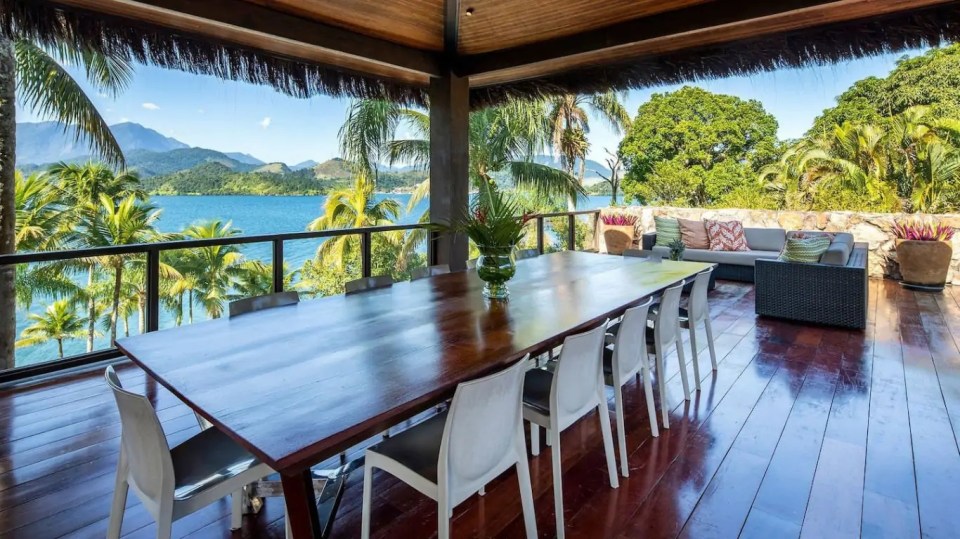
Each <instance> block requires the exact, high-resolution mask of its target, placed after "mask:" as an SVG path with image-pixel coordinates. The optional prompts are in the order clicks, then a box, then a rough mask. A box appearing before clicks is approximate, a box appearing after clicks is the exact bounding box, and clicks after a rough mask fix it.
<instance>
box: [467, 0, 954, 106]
mask: <svg viewBox="0 0 960 539" xmlns="http://www.w3.org/2000/svg"><path fill="white" fill-rule="evenodd" d="M954 41H960V6H958V5H957V3H956V2H953V3H950V4H946V5H943V6H939V7H935V8H928V9H924V10H918V11H914V12H912V13H906V14H900V15H891V16H886V17H878V18H875V19H871V20H867V21H855V22H847V23H837V24H832V25H827V26H822V27H819V28H816V29H810V30H801V31H796V32H791V33H787V34H781V35H777V36H769V37H759V38H756V39H750V40H744V41H739V42H735V43H729V44H725V45H720V46H710V47H700V48H696V49H688V50H685V51H682V52H679V53H674V54H668V55H661V56H657V57H652V58H651V57H648V58H637V59H635V60H632V61H630V62H627V63H623V64H619V65H606V66H602V67H590V68H585V69H578V70H575V71H570V72H567V73H563V74H559V75H554V76H549V77H543V78H539V79H531V80H526V81H520V82H514V83H509V84H504V85H498V86H491V87H484V88H474V89H472V90H471V101H472V102H473V105H474V106H485V105H489V104H496V103H502V102H503V101H504V100H507V99H511V98H525V99H530V98H536V97H547V96H551V95H556V94H560V93H565V92H571V91H573V92H578V93H592V92H601V91H606V90H609V89H615V90H626V89H642V88H650V87H654V86H660V85H666V84H682V83H686V82H694V81H697V80H703V79H714V78H723V77H731V76H742V75H751V74H755V73H759V72H762V71H773V70H776V69H781V68H798V67H805V66H810V65H824V64H830V63H835V62H839V61H843V60H850V59H853V58H860V57H863V56H876V55H879V54H888V53H894V52H900V51H904V50H907V49H914V48H918V47H924V46H939V45H943V44H946V43H950V42H954Z"/></svg>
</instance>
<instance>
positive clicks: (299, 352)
mask: <svg viewBox="0 0 960 539" xmlns="http://www.w3.org/2000/svg"><path fill="white" fill-rule="evenodd" d="M710 266H712V264H703V263H697V262H674V261H668V260H664V261H656V260H653V261H647V260H645V259H639V258H627V257H619V256H610V255H601V254H592V253H584V252H575V251H566V252H560V253H555V254H549V255H543V256H539V257H536V258H532V259H529V260H523V261H520V262H518V264H517V274H516V276H515V277H514V278H513V279H512V280H511V281H510V283H509V287H510V298H509V300H507V301H496V300H488V299H486V298H484V297H483V295H482V293H481V290H482V288H483V283H482V282H481V281H480V279H479V278H478V277H477V274H476V272H475V271H465V272H458V273H450V274H446V275H439V276H436V277H431V278H427V279H422V280H418V281H413V282H404V283H398V284H395V285H393V286H392V287H389V288H385V289H380V290H373V291H369V292H365V293H361V294H355V295H350V296H331V297H325V298H322V299H318V300H313V301H303V302H300V303H299V304H295V305H290V306H285V307H278V308H274V309H269V310H264V311H259V312H254V313H249V314H244V315H242V316H237V317H234V318H229V319H227V318H221V319H217V320H209V321H206V322H200V323H196V324H190V325H185V326H179V327H175V328H169V329H164V330H161V331H157V332H153V333H146V334H143V335H137V336H133V337H127V338H123V339H120V340H118V341H117V346H118V348H119V349H120V350H121V351H123V353H124V354H126V355H127V356H128V357H129V358H130V359H131V360H133V362H134V363H136V364H137V365H139V366H140V367H142V368H143V370H145V371H146V372H147V373H149V374H150V376H152V377H153V378H155V379H156V380H157V381H158V382H159V383H160V384H162V385H163V386H165V387H166V388H167V389H169V390H170V391H171V392H172V393H173V394H174V395H176V396H177V397H178V398H180V399H181V400H183V402H185V403H186V404H187V405H188V406H190V407H191V408H193V409H194V410H195V411H196V412H197V413H198V414H200V415H201V416H203V417H205V418H206V419H207V420H209V421H210V422H211V423H213V425H214V426H216V428H219V429H221V430H222V431H223V432H225V433H227V434H228V435H229V436H230V437H231V438H232V439H234V440H235V441H236V442H237V443H239V444H240V445H242V446H243V447H244V448H246V449H247V450H249V451H250V452H251V453H253V454H254V455H256V456H257V457H258V458H259V459H261V460H262V461H263V462H265V463H267V464H268V465H269V466H271V467H272V468H273V469H274V470H276V471H278V472H279V473H280V476H281V481H282V485H283V494H284V497H285V499H286V504H287V511H288V518H289V519H290V524H291V527H292V530H293V533H294V536H295V537H297V538H300V537H319V536H321V535H323V533H324V531H325V530H326V531H329V529H330V524H331V523H332V518H333V515H332V514H330V515H323V517H321V515H320V514H319V513H318V511H317V500H316V496H315V494H314V490H313V480H312V479H313V476H312V473H311V470H310V467H311V466H312V465H314V464H316V463H318V462H321V461H323V460H325V459H328V458H330V457H333V456H335V455H337V454H338V453H340V452H342V451H345V450H346V449H348V448H350V447H351V446H354V445H356V444H358V443H360V442H363V441H364V440H367V439H369V438H371V437H374V436H376V435H377V434H379V433H382V432H383V431H385V430H386V429H388V428H389V427H391V426H393V425H397V424H399V423H401V422H403V421H404V420H406V419H408V418H411V417H413V416H415V415H416V414H418V413H421V412H423V411H424V410H427V409H428V408H430V407H431V406H434V405H436V404H438V403H440V402H442V401H443V400H444V399H447V398H449V397H451V396H452V395H453V392H454V390H455V389H456V387H457V384H459V383H461V382H464V381H467V380H471V379H474V378H477V377H480V376H484V375H486V374H489V373H491V372H494V371H496V370H498V369H501V368H504V367H506V366H507V365H509V364H512V363H513V362H515V361H517V360H519V359H520V358H522V357H523V356H524V355H525V354H527V353H530V354H538V353H542V352H545V351H547V350H549V349H551V348H552V347H554V346H556V345H559V344H561V343H562V341H563V339H564V337H566V336H567V335H570V334H574V333H578V332H581V331H584V330H586V329H588V328H591V327H595V326H596V325H597V324H600V323H603V322H604V321H605V320H607V319H609V318H611V317H615V316H618V315H619V314H621V313H622V312H623V311H624V310H625V309H627V308H629V307H631V306H633V305H636V304H637V303H639V302H641V301H642V300H643V299H644V298H646V297H648V296H651V295H653V294H657V293H658V292H660V291H662V290H663V289H665V288H667V287H669V286H671V285H673V284H675V283H678V282H679V281H681V280H683V279H688V278H690V277H692V276H693V275H695V274H696V273H698V272H701V271H703V270H705V269H707V268H708V267H710ZM341 485H342V483H341ZM335 508H336V504H335V503H334V504H333V511H334V512H335Z"/></svg>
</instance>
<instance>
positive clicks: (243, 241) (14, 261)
mask: <svg viewBox="0 0 960 539" xmlns="http://www.w3.org/2000/svg"><path fill="white" fill-rule="evenodd" d="M599 215H600V211H599V210H586V211H576V212H558V213H545V214H538V215H536V216H535V217H534V218H533V219H532V221H535V223H536V245H537V249H538V250H539V251H540V252H541V253H544V252H546V251H547V250H548V249H547V244H546V241H545V238H546V237H547V234H546V233H545V230H544V228H545V222H548V221H549V220H550V219H558V218H565V220H566V223H565V227H564V228H566V231H565V232H566V233H565V234H564V235H565V236H566V238H564V239H565V241H564V242H563V243H564V244H565V247H566V249H568V250H576V247H577V245H576V239H577V238H576V220H577V216H592V223H591V225H592V230H594V231H595V230H596V225H597V220H598V218H599ZM428 226H429V225H424V224H410V225H391V226H377V227H365V228H346V229H336V230H323V231H317V232H288V233H281V234H259V235H251V236H232V237H225V238H210V239H190V240H176V241H165V242H156V243H141V244H132V245H116V246H109V247H94V248H85V249H74V250H69V251H40V252H31V253H16V254H9V255H0V267H3V266H11V267H16V266H17V265H21V264H34V263H45V262H46V263H50V262H63V261H69V260H78V259H92V258H96V257H103V256H117V255H126V256H134V255H142V256H145V258H146V264H145V270H146V274H145V290H146V302H145V306H144V311H145V322H146V323H145V325H144V331H157V330H158V329H160V313H161V305H160V254H161V253H162V252H164V251H175V250H183V249H197V248H203V247H215V246H226V245H250V244H265V243H269V244H271V246H272V252H271V255H270V260H271V262H272V269H273V291H274V292H282V291H283V287H284V268H283V261H284V244H285V242H289V241H297V240H311V239H321V240H323V239H330V238H335V237H340V236H352V235H356V236H359V237H360V250H361V256H360V272H361V276H363V277H370V276H371V269H372V262H371V260H372V252H371V251H372V244H373V242H372V237H373V234H377V233H382V232H393V231H409V230H417V229H424V228H427V227H428ZM557 239H559V238H557ZM427 244H428V249H427V251H428V252H427V260H428V262H429V263H436V261H435V260H434V255H433V249H432V247H433V237H432V234H431V240H430V241H428V242H427ZM118 323H119V322H118ZM111 344H112V343H111ZM120 356H121V354H120V352H119V350H117V349H116V348H114V347H112V346H111V347H110V348H107V349H104V350H98V351H93V352H87V353H83V354H77V355H72V356H69V357H66V358H64V359H59V360H52V361H46V362H43V363H38V364H36V365H28V366H23V367H16V368H13V369H7V370H5V371H0V384H2V383H6V382H13V381H17V380H22V379H24V378H29V377H33V376H39V375H43V374H48V373H51V372H55V371H60V370H63V369H68V368H73V367H79V366H84V365H90V364H93V363H97V362H101V361H106V360H111V359H116V358H118V357H120Z"/></svg>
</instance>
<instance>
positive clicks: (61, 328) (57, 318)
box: [16, 299, 86, 359]
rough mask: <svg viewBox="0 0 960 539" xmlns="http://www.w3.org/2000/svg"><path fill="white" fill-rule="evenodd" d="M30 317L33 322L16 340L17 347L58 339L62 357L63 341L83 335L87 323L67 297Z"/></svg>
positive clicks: (59, 351) (58, 347) (58, 349)
mask: <svg viewBox="0 0 960 539" xmlns="http://www.w3.org/2000/svg"><path fill="white" fill-rule="evenodd" d="M29 318H30V320H32V321H33V324H32V325H30V326H27V327H26V328H25V329H24V330H23V333H21V339H20V340H18V341H17V342H16V346H17V348H20V347H22V346H32V345H35V344H42V343H45V342H49V341H57V351H58V353H59V357H60V358H61V359H63V341H64V340H66V339H72V338H74V337H80V336H82V335H83V331H84V325H85V324H86V321H85V320H84V319H83V318H82V317H79V316H77V313H76V311H74V310H73V306H72V305H71V304H70V302H68V301H67V300H65V299H61V300H57V301H54V302H53V303H51V304H50V305H48V306H47V309H46V311H44V313H43V314H30V316H29Z"/></svg>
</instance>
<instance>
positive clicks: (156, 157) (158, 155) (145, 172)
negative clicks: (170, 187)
mask: <svg viewBox="0 0 960 539" xmlns="http://www.w3.org/2000/svg"><path fill="white" fill-rule="evenodd" d="M126 155H127V166H128V167H129V168H132V169H135V170H136V171H137V172H139V173H140V175H141V176H143V177H145V178H146V177H150V176H159V175H163V174H171V173H173V172H178V171H181V170H187V169H189V168H193V167H195V166H197V165H200V164H203V163H220V164H221V165H223V166H224V167H225V168H227V169H229V170H233V171H236V172H247V171H250V170H253V169H254V168H256V166H255V165H248V164H246V163H241V162H240V161H237V160H236V159H232V158H230V157H227V155H226V154H223V153H221V152H218V151H215V150H207V149H205V148H181V149H178V150H171V151H168V152H150V151H145V150H134V151H132V152H129V153H127V154H126Z"/></svg>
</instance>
